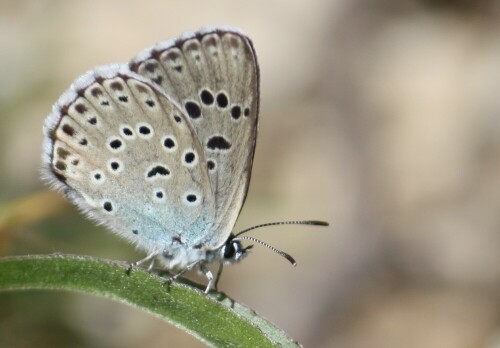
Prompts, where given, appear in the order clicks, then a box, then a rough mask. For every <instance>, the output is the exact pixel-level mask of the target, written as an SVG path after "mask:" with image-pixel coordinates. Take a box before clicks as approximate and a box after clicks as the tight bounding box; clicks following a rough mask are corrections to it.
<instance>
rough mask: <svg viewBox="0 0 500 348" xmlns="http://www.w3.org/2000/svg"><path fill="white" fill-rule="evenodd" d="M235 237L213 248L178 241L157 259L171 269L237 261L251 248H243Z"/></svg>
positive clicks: (230, 237) (231, 236)
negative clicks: (197, 246) (196, 246)
mask: <svg viewBox="0 0 500 348" xmlns="http://www.w3.org/2000/svg"><path fill="white" fill-rule="evenodd" d="M233 238H234V235H233V234H231V235H230V236H229V238H228V239H227V241H226V243H225V244H224V245H222V246H221V247H220V248H217V249H212V250H207V249H201V248H193V247H190V246H188V245H185V244H181V243H177V244H175V245H174V246H172V247H169V248H168V250H165V251H163V252H161V253H158V256H157V259H158V261H159V262H160V264H161V265H162V266H164V267H166V268H167V269H169V270H183V269H186V268H188V267H190V266H191V265H193V264H208V263H212V262H215V261H219V262H222V263H224V264H232V263H237V262H240V261H241V260H242V259H243V258H244V257H245V256H246V255H247V254H248V250H249V249H250V248H249V247H247V248H243V246H242V245H241V243H240V241H237V240H234V239H233Z"/></svg>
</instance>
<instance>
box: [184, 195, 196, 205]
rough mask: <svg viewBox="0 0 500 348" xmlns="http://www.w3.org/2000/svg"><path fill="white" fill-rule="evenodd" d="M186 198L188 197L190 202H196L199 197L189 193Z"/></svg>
mask: <svg viewBox="0 0 500 348" xmlns="http://www.w3.org/2000/svg"><path fill="white" fill-rule="evenodd" d="M186 199H187V201H188V202H191V203H194V202H196V200H197V199H198V197H196V195H193V194H189V195H187V196H186Z"/></svg>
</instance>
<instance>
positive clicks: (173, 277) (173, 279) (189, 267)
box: [166, 261, 200, 284]
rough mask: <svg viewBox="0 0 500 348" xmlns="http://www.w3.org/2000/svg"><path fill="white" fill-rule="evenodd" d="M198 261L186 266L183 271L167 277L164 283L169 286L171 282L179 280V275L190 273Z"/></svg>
mask: <svg viewBox="0 0 500 348" xmlns="http://www.w3.org/2000/svg"><path fill="white" fill-rule="evenodd" d="M199 262H200V261H196V262H193V263H192V264H190V265H188V266H187V267H186V268H184V269H183V270H181V271H179V272H177V273H176V274H174V275H172V276H170V277H168V279H167V281H166V283H168V284H170V283H172V282H173V281H175V280H176V279H177V278H179V277H180V276H181V275H183V274H184V273H186V272H188V271H190V270H192V269H193V267H194V266H196V265H197V264H198V263H199Z"/></svg>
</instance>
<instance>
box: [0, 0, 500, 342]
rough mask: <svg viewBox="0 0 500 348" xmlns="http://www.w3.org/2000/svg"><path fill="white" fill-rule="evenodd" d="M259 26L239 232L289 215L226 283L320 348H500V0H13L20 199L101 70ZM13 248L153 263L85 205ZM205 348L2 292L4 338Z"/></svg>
mask: <svg viewBox="0 0 500 348" xmlns="http://www.w3.org/2000/svg"><path fill="white" fill-rule="evenodd" d="M217 24H229V25H233V26H238V27H241V28H242V29H243V30H244V31H245V32H246V33H247V34H248V35H249V36H250V37H251V38H252V39H253V41H254V44H255V48H256V50H257V54H258V58H259V61H260V67H261V73H262V79H261V81H262V86H261V114H260V116H261V118H260V120H261V121H260V132H259V139H258V143H257V150H256V154H255V161H254V169H253V177H252V183H251V186H250V192H249V195H248V198H247V201H246V205H245V208H244V209H243V211H242V214H241V215H240V218H239V221H238V224H237V228H244V227H248V226H251V225H254V224H258V223H263V222H269V221H275V220H288V219H302V218H312V219H324V220H327V221H329V222H330V223H331V227H329V228H323V229H322V228H310V227H282V228H269V229H262V230H258V231H255V233H254V234H253V235H254V236H256V237H259V238H262V239H263V240H265V241H267V242H269V243H271V244H272V245H275V246H277V247H279V248H281V249H283V250H285V251H287V252H289V253H291V254H292V255H293V256H294V257H295V258H296V259H297V260H298V263H299V265H298V267H296V268H292V267H290V265H289V264H288V263H287V262H286V261H285V260H283V259H282V258H280V257H278V256H276V255H274V254H273V253H271V252H269V251H268V250H266V249H264V248H258V247H256V248H254V249H253V252H252V255H251V256H250V257H248V259H246V260H245V261H244V262H242V263H241V264H239V265H237V266H233V267H226V269H225V274H224V276H223V277H222V282H221V284H220V285H221V289H223V290H224V291H225V292H226V293H227V294H228V295H229V296H231V297H233V298H234V299H236V300H237V301H239V302H242V303H244V304H247V305H248V306H250V307H252V308H253V309H255V310H256V311H257V312H258V313H260V314H261V315H262V316H264V317H266V318H268V319H269V320H271V321H272V322H274V323H275V324H277V325H278V326H279V327H281V328H283V329H284V330H285V331H286V332H288V333H289V335H290V336H292V337H293V338H294V339H297V340H298V341H299V342H301V343H303V344H304V345H305V346H306V347H347V348H362V347H373V348H379V347H380V348H393V347H394V348H399V347H406V348H417V347H440V348H448V347H449V348H469V347H470V348H472V347H481V348H497V347H500V252H499V249H500V248H499V247H500V114H499V113H500V96H499V93H500V5H499V3H498V2H497V1H494V0H491V1H487V0H484V1H472V0H470V1H468V0H456V1H446V0H442V1H439V0H406V1H400V0H378V1H375V0H354V1H353V0H336V1H332V0H316V1H299V0H256V1H247V2H243V1H231V0H226V1H210V2H207V1H195V0H177V1H146V0H143V1H141V2H133V1H120V2H118V1H107V2H104V1H97V0H91V1H90V0H89V1H85V2H76V1H73V2H69V1H62V0H60V1H13V0H12V1H8V0H0V52H1V53H0V167H1V171H0V201H1V202H8V201H11V200H14V199H16V198H18V197H22V196H25V195H30V194H32V193H34V192H38V191H40V190H44V189H45V188H44V185H43V184H42V183H41V181H40V179H39V167H40V153H41V142H42V124H43V121H44V118H45V116H46V115H47V114H48V113H49V112H50V110H51V107H52V104H53V103H54V102H55V101H56V100H57V98H58V97H59V95H60V94H61V93H62V92H63V91H64V90H66V89H67V88H68V87H69V85H70V83H71V82H72V81H73V80H74V79H75V78H76V77H77V76H78V75H80V74H82V73H83V72H85V71H86V70H88V69H90V68H92V67H94V66H97V65H101V64H106V63H112V62H126V61H128V60H129V59H130V58H131V57H133V56H134V55H135V54H136V53H137V52H139V51H140V50H141V49H143V48H145V47H147V46H150V45H152V44H154V43H155V42H158V41H162V40H164V39H167V38H173V37H176V36H177V35H179V34H180V33H182V32H184V31H188V30H196V29H198V28H200V27H202V26H205V25H217ZM0 237H1V238H0V254H1V255H2V256H8V255H26V254H49V253H52V252H64V253H74V254H82V255H92V256H97V257H104V258H114V259H120V260H128V261H135V260H137V259H139V258H141V257H142V256H143V254H142V253H140V252H137V251H135V250H133V248H132V247H131V246H129V245H127V244H126V243H125V242H124V241H121V240H120V239H118V238H117V237H115V236H113V235H111V234H110V233H108V232H106V231H105V230H104V229H103V228H100V227H96V226H94V225H93V224H92V223H90V222H88V221H87V220H85V219H84V218H83V217H82V216H81V215H80V214H78V213H77V212H76V209H74V208H73V207H69V206H68V207H67V208H65V209H63V210H61V213H60V214H58V215H56V216H53V217H51V218H50V219H45V220H44V221H41V222H38V223H36V224H31V225H29V226H24V227H22V228H16V229H12V230H9V231H4V233H3V235H2V236H0ZM33 346H37V347H82V348H83V347H120V348H127V347H139V346H147V347H150V348H154V347H176V346H182V347H202V346H203V345H202V344H201V343H199V342H198V341H196V340H195V339H194V338H192V337H190V336H188V335H187V334H185V333H184V332H182V331H180V330H178V329H176V328H174V327H172V326H170V325H168V324H165V323H164V322H162V321H160V320H158V319H156V318H153V317H151V316H149V315H147V314H144V313H142V312H140V311H138V310H136V309H132V308H129V307H126V306H124V305H121V304H118V303H114V302H111V301H109V300H103V299H100V298H95V297H91V296H87V295H81V294H72V293H63V292H41V291H37V292H35V291H33V292H32V291H30V292H18V293H0V347H16V348H17V347H23V348H24V347H33Z"/></svg>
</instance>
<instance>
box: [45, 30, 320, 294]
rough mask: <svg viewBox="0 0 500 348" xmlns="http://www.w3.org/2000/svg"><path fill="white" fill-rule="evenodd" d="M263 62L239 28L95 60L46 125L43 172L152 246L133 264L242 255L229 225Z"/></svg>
mask: <svg viewBox="0 0 500 348" xmlns="http://www.w3.org/2000/svg"><path fill="white" fill-rule="evenodd" d="M258 115H259V66H258V63H257V57H256V54H255V50H254V47H253V44H252V41H251V40H250V39H249V38H248V37H247V36H246V35H245V34H243V33H242V31H240V30H239V29H235V28H228V27H217V28H208V29H204V30H201V31H199V32H196V33H186V34H183V35H182V36H180V37H179V38H177V39H175V40H167V41H164V42H161V43H159V44H157V45H155V46H153V47H150V48H148V49H146V50H144V51H142V52H141V53H139V54H138V55H137V56H136V57H135V58H134V59H132V60H131V61H130V63H128V64H114V65H106V66H101V67H97V68H95V69H93V70H91V71H89V72H87V73H85V74H84V75H83V76H81V77H80V78H78V79H77V80H76V81H74V83H73V84H72V86H71V87H70V89H69V90H67V91H66V92H65V93H63V94H62V95H61V97H60V98H59V100H58V101H57V102H56V104H55V105H54V107H53V110H52V113H51V114H50V115H49V116H48V117H47V119H46V121H45V126H44V151H43V168H44V177H45V178H46V179H47V180H48V181H49V183H50V184H51V185H52V187H54V188H55V189H59V190H61V191H63V192H64V193H65V195H66V197H67V198H68V199H69V200H70V201H71V202H73V203H74V204H75V205H76V206H77V207H78V208H79V209H80V210H81V211H83V212H84V213H85V214H86V215H87V216H88V217H90V218H91V219H93V220H95V221H97V222H98V223H101V224H104V225H105V226H106V227H108V228H109V229H110V230H111V231H113V232H114V233H116V234H118V235H119V236H121V237H123V238H125V239H126V240H128V241H130V242H132V243H133V244H135V245H136V246H137V248H139V249H141V250H144V251H146V252H147V253H148V255H147V257H146V258H144V259H143V260H140V261H138V262H136V263H134V264H133V265H141V264H144V263H146V262H150V265H149V269H150V270H152V269H154V268H155V267H156V265H157V263H160V264H161V266H162V267H163V268H165V269H167V270H172V271H176V272H177V273H175V274H174V275H173V276H172V278H171V279H175V278H177V277H178V276H179V275H180V274H182V273H184V272H185V271H187V270H190V269H192V268H194V267H199V269H200V271H201V272H202V273H203V274H205V276H206V277H207V279H208V285H207V287H206V290H205V292H206V293H207V292H208V291H209V290H210V289H211V288H212V284H213V282H214V277H213V274H212V272H211V271H210V270H209V269H208V268H207V265H208V264H209V263H211V262H214V261H218V262H219V263H220V267H219V272H218V273H217V279H216V280H215V288H217V282H218V279H219V277H220V274H221V272H222V265H223V264H228V263H235V262H239V261H240V260H242V259H243V258H244V257H245V256H246V255H247V254H248V250H249V249H250V248H251V247H252V245H250V246H247V247H243V246H242V244H241V241H242V240H243V239H247V240H252V241H255V242H257V243H260V244H262V245H265V246H267V247H269V248H271V249H272V250H274V251H276V252H277V253H278V254H280V255H282V256H284V257H286V258H287V259H288V260H289V261H290V262H292V263H295V261H294V260H293V258H292V257H291V256H290V255H288V254H286V253H284V252H282V251H281V250H278V249H276V248H274V247H271V246H270V245H268V244H266V243H264V242H262V241H260V240H258V239H256V238H253V237H248V236H242V234H243V233H246V232H248V231H249V230H252V229H254V228H257V227H262V226H264V225H265V226H268V225H276V224H310V225H327V223H325V222H321V221H289V222H280V223H270V224H264V225H258V226H254V227H253V228H250V229H247V230H244V231H241V232H240V233H238V234H233V233H232V230H233V227H234V225H235V223H236V220H237V218H238V215H239V213H240V210H241V208H242V207H243V204H244V202H245V198H246V196H247V192H248V187H249V183H250V176H251V172H252V162H253V157H254V152H255V144H256V139H257V126H258Z"/></svg>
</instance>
